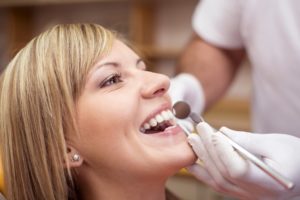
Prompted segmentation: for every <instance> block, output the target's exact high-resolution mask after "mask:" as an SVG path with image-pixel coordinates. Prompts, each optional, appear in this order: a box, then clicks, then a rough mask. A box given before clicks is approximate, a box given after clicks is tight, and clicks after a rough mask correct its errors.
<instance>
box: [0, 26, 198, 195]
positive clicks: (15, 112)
mask: <svg viewBox="0 0 300 200" xmlns="http://www.w3.org/2000/svg"><path fill="white" fill-rule="evenodd" d="M145 69H146V66H145V63H144V62H143V61H142V59H141V58H140V57H138V56H137V55H136V54H135V53H134V52H133V51H132V50H131V49H130V48H128V47H127V46H126V45H125V44H124V43H122V42H121V41H120V39H118V38H117V37H116V36H115V34H113V33H112V32H110V31H108V30H106V29H104V28H103V27H101V26H99V25H93V24H71V25H58V26H55V27H53V28H51V29H50V30H48V31H46V32H45V33H43V34H41V35H40V36H38V37H37V38H35V39H33V40H32V41H31V42H30V43H29V44H28V45H27V46H26V47H24V48H23V49H22V50H21V51H20V52H19V53H18V54H17V55H16V56H15V58H14V59H13V60H12V61H11V63H10V64H9V66H8V67H7V69H6V70H5V72H4V73H3V74H2V78H1V96H0V103H1V105H0V113H1V114H0V117H1V118H0V124H1V126H0V130H1V138H0V139H1V147H2V151H1V152H2V154H3V164H4V175H5V189H6V196H7V198H8V199H9V200H19V199H22V200H27V199H28V200H29V199H30V200H33V199H47V200H52V199H53V200H54V199H57V200H58V199H59V200H61V199H76V198H78V199H89V200H93V199H157V200H159V199H165V198H166V196H165V191H164V185H165V182H166V180H167V178H168V177H169V176H171V175H173V174H174V173H176V172H177V171H178V170H179V169H180V168H182V167H185V166H188V165H191V164H193V163H194V161H195V155H194V153H193V152H192V150H191V148H190V147H189V145H188V144H187V142H186V138H185V135H184V134H183V132H182V131H181V129H180V128H179V127H178V126H176V125H175V123H174V120H173V119H172V114H170V109H171V102H170V98H169V96H168V95H167V94H166V91H167V90H168V88H169V79H168V78H167V77H165V76H164V75H160V74H156V73H152V72H149V71H146V70H145Z"/></svg>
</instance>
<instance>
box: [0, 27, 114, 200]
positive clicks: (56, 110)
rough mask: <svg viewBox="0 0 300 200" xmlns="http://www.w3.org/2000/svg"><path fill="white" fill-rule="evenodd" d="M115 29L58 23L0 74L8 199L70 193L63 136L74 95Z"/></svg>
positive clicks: (71, 120)
mask: <svg viewBox="0 0 300 200" xmlns="http://www.w3.org/2000/svg"><path fill="white" fill-rule="evenodd" d="M114 39H115V34H114V33H112V32H111V31H108V30H106V29H104V28H103V27H101V26H99V25H95V24H66V25H57V26H55V27H53V28H51V29H49V30H48V31H46V32H44V33H42V34H41V35H39V36H38V37H36V38H34V39H33V40H32V41H30V42H29V43H28V44H27V46H25V47H24V48H23V49H22V50H21V51H20V52H19V53H18V54H17V55H16V56H15V57H14V59H13V60H12V61H11V62H10V64H9V65H8V67H7V68H6V69H5V71H4V72H3V74H2V76H1V87H0V90H1V91H0V92H1V94H0V147H1V151H0V152H1V154H2V159H3V168H4V182H5V193H6V196H7V198H8V199H9V200H35V199H47V200H62V199H68V191H69V189H70V188H69V186H68V181H69V180H68V178H70V173H69V170H65V167H64V166H65V165H64V162H66V161H67V159H66V144H65V137H66V135H67V133H68V135H70V134H76V115H75V114H76V113H75V104H76V99H77V98H78V96H79V95H80V93H81V90H82V87H83V85H84V82H85V77H86V75H87V73H88V71H89V70H90V68H91V66H93V64H94V63H95V61H96V59H98V58H99V57H101V56H103V55H105V53H108V52H109V50H110V48H111V46H112V42H113V40H114Z"/></svg>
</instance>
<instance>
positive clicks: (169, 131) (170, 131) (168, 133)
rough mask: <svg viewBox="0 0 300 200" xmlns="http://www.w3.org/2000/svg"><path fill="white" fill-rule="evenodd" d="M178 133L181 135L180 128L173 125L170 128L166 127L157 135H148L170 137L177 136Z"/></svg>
mask: <svg viewBox="0 0 300 200" xmlns="http://www.w3.org/2000/svg"><path fill="white" fill-rule="evenodd" d="M179 133H183V130H182V129H181V128H180V126H178V125H177V124H176V125H174V126H172V127H168V128H167V129H166V130H164V131H162V132H158V133H155V134H149V135H157V136H171V135H177V134H179ZM183 135H184V134H183Z"/></svg>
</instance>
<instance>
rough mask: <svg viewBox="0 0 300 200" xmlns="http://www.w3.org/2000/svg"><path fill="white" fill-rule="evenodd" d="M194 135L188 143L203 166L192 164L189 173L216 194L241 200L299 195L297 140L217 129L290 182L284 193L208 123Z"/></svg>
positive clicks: (299, 143)
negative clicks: (291, 187) (290, 187)
mask: <svg viewBox="0 0 300 200" xmlns="http://www.w3.org/2000/svg"><path fill="white" fill-rule="evenodd" d="M197 131H198V133H199V135H196V134H192V135H190V136H189V137H188V141H189V143H190V144H191V146H192V148H193V149H194V151H195V153H196V154H197V155H198V157H199V158H200V160H202V162H203V164H202V165H201V164H194V165H193V166H190V167H189V168H188V170H189V171H190V172H191V173H192V174H194V175H195V176H196V177H197V178H198V179H199V180H201V181H203V182H205V183H206V184H208V185H209V186H211V187H213V188H214V189H215V190H216V191H218V192H221V193H223V194H227V195H229V196H233V197H237V198H240V199H272V200H273V199H290V198H292V197H294V196H298V195H300V186H299V185H300V156H299V155H298V154H299V153H298V152H300V138H297V137H294V136H290V135H286V134H252V133H247V132H241V131H233V130H230V129H228V128H225V127H224V128H221V129H220V131H221V132H222V133H224V134H226V135H227V136H228V137H230V138H231V139H232V140H234V141H235V142H236V143H238V144H239V145H240V146H242V147H244V148H245V149H247V150H248V151H250V152H252V153H253V154H255V155H256V156H257V157H259V158H261V159H262V160H263V161H264V162H265V163H266V164H267V165H269V166H271V167H272V168H273V169H275V170H276V171H278V172H279V173H281V174H282V175H284V176H285V177H286V178H288V179H289V180H291V181H292V182H293V183H294V184H295V186H294V188H293V189H292V190H287V189H285V188H284V187H283V186H282V185H280V184H278V182H276V181H274V179H272V178H271V177H270V176H268V175H267V174H266V173H265V172H264V171H262V170H261V169H259V168H258V167H257V166H255V165H254V164H252V163H251V162H249V161H248V160H246V159H244V158H243V157H242V156H241V155H240V154H239V153H238V152H237V151H235V150H234V148H233V147H232V146H231V145H230V144H229V143H228V141H227V140H226V138H225V136H224V135H223V134H222V133H220V132H215V131H214V130H213V129H212V128H211V127H210V126H209V125H208V124H207V123H205V122H201V123H199V124H198V125H197Z"/></svg>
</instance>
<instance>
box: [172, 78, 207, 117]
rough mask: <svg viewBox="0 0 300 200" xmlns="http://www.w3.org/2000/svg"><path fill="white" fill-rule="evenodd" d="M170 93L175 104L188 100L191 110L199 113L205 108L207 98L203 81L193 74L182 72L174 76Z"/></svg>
mask: <svg viewBox="0 0 300 200" xmlns="http://www.w3.org/2000/svg"><path fill="white" fill-rule="evenodd" d="M169 94H170V96H171V100H172V103H173V104H174V103H176V102H177V101H186V102H187V103H188V104H189V105H190V106H191V110H192V111H193V112H195V113H198V114H200V113H201V112H202V111H203V109H204V104H205V102H204V101H205V99H204V92H203V89H202V86H201V83H200V82H199V81H198V80H197V79H196V77H194V76H193V75H191V74H186V73H182V74H179V75H177V76H175V77H174V78H172V79H171V85H170V89H169Z"/></svg>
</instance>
